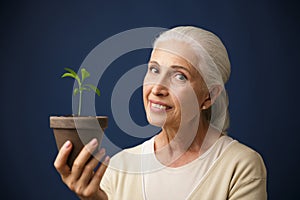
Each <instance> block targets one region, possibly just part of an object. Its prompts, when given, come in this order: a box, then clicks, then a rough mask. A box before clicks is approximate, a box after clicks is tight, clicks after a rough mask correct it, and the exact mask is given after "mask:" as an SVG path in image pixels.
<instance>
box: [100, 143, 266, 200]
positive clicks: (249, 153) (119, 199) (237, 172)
mask: <svg viewBox="0 0 300 200" xmlns="http://www.w3.org/2000/svg"><path fill="white" fill-rule="evenodd" d="M141 151H142V149H141V145H139V146H137V147H134V148H131V149H128V150H125V151H123V152H130V153H131V154H138V153H140V152H141ZM123 155H124V154H123V153H120V154H118V155H117V156H114V157H113V158H112V160H111V163H114V162H117V163H118V164H119V166H122V169H123V170H122V171H120V170H115V169H113V167H109V168H108V169H107V171H106V173H105V175H104V177H103V179H102V181H101V183H100V187H101V188H102V189H103V190H104V191H105V192H106V193H107V195H108V197H109V199H110V200H123V199H124V200H143V199H144V193H143V186H142V185H143V184H142V175H141V174H140V173H127V172H126V169H132V166H131V165H137V163H134V162H128V157H126V156H123ZM112 166H113V164H112ZM189 178H192V177H189ZM174 192H176V191H174ZM158 195H159V194H158ZM196 199H197V200H198V199H201V200H226V199H229V200H236V199H241V200H263V199H267V192H266V169H265V165H264V163H263V160H262V158H261V156H260V155H259V154H258V153H257V152H255V151H253V150H252V149H250V148H249V147H247V146H245V145H243V144H241V143H239V142H237V141H234V142H232V143H231V144H230V145H229V146H228V147H227V148H226V149H225V150H224V152H223V153H222V154H221V155H220V156H219V158H218V159H217V160H216V161H215V163H214V164H213V165H212V167H211V168H210V169H209V171H208V172H207V173H206V174H205V176H204V177H203V179H202V180H201V182H200V184H199V185H198V187H197V188H196V189H195V190H194V191H193V192H192V194H191V195H190V196H189V198H188V200H196Z"/></svg>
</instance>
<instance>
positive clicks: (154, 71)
mask: <svg viewBox="0 0 300 200" xmlns="http://www.w3.org/2000/svg"><path fill="white" fill-rule="evenodd" d="M149 70H150V71H151V72H152V73H153V74H158V73H159V70H158V68H157V67H156V66H150V67H149Z"/></svg>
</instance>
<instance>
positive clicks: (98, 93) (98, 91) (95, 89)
mask: <svg viewBox="0 0 300 200" xmlns="http://www.w3.org/2000/svg"><path fill="white" fill-rule="evenodd" d="M85 86H88V87H89V88H91V89H92V90H93V91H94V92H95V93H96V94H97V95H98V96H100V90H99V89H98V88H97V87H95V86H94V85H92V84H85Z"/></svg>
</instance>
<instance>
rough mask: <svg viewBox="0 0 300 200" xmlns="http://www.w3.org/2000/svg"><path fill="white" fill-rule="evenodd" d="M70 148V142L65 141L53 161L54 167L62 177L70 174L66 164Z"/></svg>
mask: <svg viewBox="0 0 300 200" xmlns="http://www.w3.org/2000/svg"><path fill="white" fill-rule="evenodd" d="M71 150H72V143H71V142H70V141H67V142H65V143H64V144H63V146H62V147H61V148H60V150H59V152H58V154H57V157H56V159H55V161H54V167H55V168H56V170H57V171H58V173H60V175H61V176H62V177H66V176H68V175H69V174H70V167H69V166H68V165H67V160H68V157H69V155H70V152H71Z"/></svg>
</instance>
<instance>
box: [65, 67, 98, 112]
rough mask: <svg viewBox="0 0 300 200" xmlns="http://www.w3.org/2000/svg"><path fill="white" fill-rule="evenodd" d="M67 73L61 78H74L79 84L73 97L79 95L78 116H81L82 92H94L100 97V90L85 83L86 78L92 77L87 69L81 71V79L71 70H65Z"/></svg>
mask: <svg viewBox="0 0 300 200" xmlns="http://www.w3.org/2000/svg"><path fill="white" fill-rule="evenodd" d="M64 69H65V70H66V71H68V72H66V73H64V74H63V75H62V76H61V78H65V77H71V78H74V79H75V80H76V81H77V83H78V88H75V89H74V90H73V95H74V96H75V95H77V94H78V93H79V105H78V116H80V113H81V104H82V92H83V91H85V90H86V91H91V90H92V91H94V92H95V93H96V94H97V95H98V96H100V90H99V89H98V88H97V87H96V86H94V85H92V84H84V81H85V80H86V78H88V77H89V76H90V73H89V72H88V71H87V70H86V69H85V68H82V69H81V78H80V77H79V76H78V74H77V73H76V72H75V71H74V70H72V69H70V68H64Z"/></svg>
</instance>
